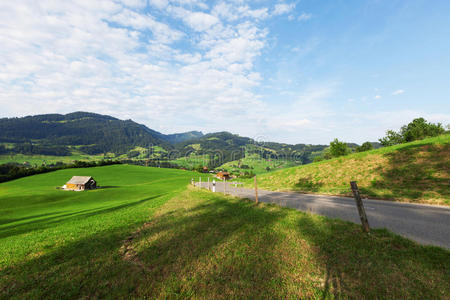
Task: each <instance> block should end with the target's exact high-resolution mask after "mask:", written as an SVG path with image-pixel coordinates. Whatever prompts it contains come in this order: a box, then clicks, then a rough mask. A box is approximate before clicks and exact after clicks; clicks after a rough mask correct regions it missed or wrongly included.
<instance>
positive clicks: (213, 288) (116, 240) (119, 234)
mask: <svg viewBox="0 0 450 300" xmlns="http://www.w3.org/2000/svg"><path fill="white" fill-rule="evenodd" d="M152 198H153V197H152ZM149 199H150V198H149ZM149 199H146V200H142V201H148V200H149ZM142 201H141V202H142ZM133 205H135V204H133ZM121 207H124V206H121ZM114 209H119V208H118V207H117V208H114ZM96 213H101V212H96ZM87 214H90V213H89V212H84V213H83V215H82V216H84V215H87ZM82 216H81V217H82ZM283 216H284V212H283V211H280V210H278V211H271V209H270V207H269V208H267V207H255V205H254V203H253V202H249V201H235V202H230V201H227V199H226V198H225V199H224V198H223V197H221V196H217V197H215V198H213V199H212V200H211V201H208V202H206V203H202V204H200V205H196V206H194V207H190V208H188V209H186V208H185V207H183V205H181V206H180V207H178V208H175V209H173V210H171V211H168V212H166V213H164V214H161V215H159V216H157V218H156V219H155V220H154V221H152V223H151V226H149V227H147V228H145V229H142V230H140V232H139V234H138V235H137V236H136V238H135V240H133V241H132V242H133V246H134V247H136V249H137V257H136V259H138V260H140V261H142V263H143V264H144V265H145V266H146V267H145V268H141V267H140V266H139V264H137V263H136V261H135V260H134V259H132V260H127V259H124V256H122V254H121V251H120V250H119V249H121V247H122V245H123V241H124V240H125V239H126V237H127V236H128V235H129V233H130V226H127V227H122V228H117V229H115V230H111V231H105V232H102V233H99V234H95V235H92V236H90V237H87V238H85V239H82V240H79V241H76V242H73V243H69V244H67V245H65V246H62V247H58V248H56V249H54V250H53V251H50V252H49V253H47V254H45V255H42V256H39V257H36V258H33V259H29V260H28V261H26V262H24V263H22V264H16V265H14V266H11V267H7V268H4V269H3V270H2V269H0V275H1V276H0V278H1V279H0V295H1V296H2V297H7V298H8V297H11V296H15V297H20V295H34V296H33V297H37V298H49V299H67V298H83V297H88V298H91V297H94V298H97V297H111V296H113V297H114V298H117V299H120V298H130V297H134V296H136V297H139V296H142V295H151V297H169V298H174V297H175V298H178V297H189V296H192V295H194V294H195V295H199V296H200V297H206V298H208V295H217V296H218V297H219V298H223V297H225V296H226V295H227V294H226V293H231V294H234V295H235V296H236V297H238V296H247V297H248V295H266V296H268V295H276V289H274V288H273V285H272V286H271V285H270V284H269V287H270V288H269V287H265V286H264V285H263V284H261V280H262V279H264V280H267V282H269V283H270V282H271V279H272V278H273V277H274V276H275V275H276V273H277V264H276V263H275V262H272V261H271V259H270V258H271V257H272V256H273V255H274V253H273V247H274V244H275V243H277V239H278V238H279V237H278V235H277V234H276V232H274V231H273V230H271V225H272V224H273V223H274V222H275V221H277V220H279V219H280V218H283ZM79 217H80V216H74V218H79ZM47 221H48V220H47ZM48 224H50V223H48ZM255 224H256V225H257V227H258V229H257V230H258V231H260V230H261V231H264V232H266V233H267V234H265V235H264V236H265V239H262V240H260V239H255V238H254V236H253V234H252V232H249V231H248V227H249V226H250V227H252V228H253V227H254V225H255ZM131 226H133V227H134V228H137V226H138V224H136V223H135V224H133V223H132V224H131ZM256 235H257V236H258V234H256ZM242 240H248V241H249V243H248V244H244V245H241V246H240V247H239V248H237V249H234V248H233V246H234V245H236V244H239V245H240V244H241V243H240V241H242ZM223 247H226V248H227V251H228V253H231V255H230V256H226V257H223V259H224V260H226V261H227V262H226V263H225V262H224V263H223V264H221V263H220V262H221V261H220V260H219V261H215V260H214V257H215V255H217V253H222V251H224V250H223ZM261 253H267V254H266V255H260V254H261ZM261 257H264V261H261ZM211 258H213V259H212V261H215V263H218V264H216V265H210V263H211ZM199 265H201V266H202V267H200V268H199ZM227 278H228V279H227ZM249 278H255V279H257V280H253V281H252V280H249ZM186 281H189V282H191V284H189V286H193V287H195V290H192V289H186V286H187V285H186ZM192 281H193V282H194V283H193V284H192ZM208 282H215V284H214V285H209V284H208Z"/></svg>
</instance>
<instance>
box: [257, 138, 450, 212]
mask: <svg viewBox="0 0 450 300" xmlns="http://www.w3.org/2000/svg"><path fill="white" fill-rule="evenodd" d="M353 180H355V181H357V182H358V186H359V188H360V190H361V192H362V194H363V195H364V196H366V197H371V198H382V199H392V200H397V201H406V202H413V203H414V202H416V203H428V204H440V205H450V134H447V135H442V136H439V137H434V138H429V139H425V140H421V141H415V142H412V143H407V144H401V145H396V146H392V147H385V148H380V149H377V150H372V151H367V152H362V153H355V154H351V155H348V156H345V157H340V158H335V159H331V160H326V161H322V162H318V163H313V164H308V165H304V166H299V167H294V168H288V169H284V170H280V171H275V172H270V173H267V174H264V175H261V176H259V177H258V186H259V187H260V188H262V189H267V190H276V191H299V192H310V193H319V194H332V195H347V196H350V195H351V192H350V189H349V182H350V181H353ZM248 185H251V183H250V181H248Z"/></svg>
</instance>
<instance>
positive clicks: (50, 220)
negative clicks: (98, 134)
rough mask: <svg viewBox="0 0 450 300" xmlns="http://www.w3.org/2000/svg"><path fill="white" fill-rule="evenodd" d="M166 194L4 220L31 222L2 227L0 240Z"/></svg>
mask: <svg viewBox="0 0 450 300" xmlns="http://www.w3.org/2000/svg"><path fill="white" fill-rule="evenodd" d="M164 195H165V194H159V195H155V196H152V197H148V198H144V199H141V200H138V201H134V202H130V203H124V204H121V205H117V206H113V207H108V208H101V207H99V208H92V209H85V210H79V211H73V212H69V213H67V212H61V211H60V212H51V213H47V214H40V215H34V216H30V217H26V218H21V219H2V220H0V224H2V225H3V224H9V223H15V222H20V221H24V220H29V221H27V222H21V223H19V224H11V225H7V226H2V227H0V238H5V237H9V236H13V235H19V234H24V233H32V232H33V231H36V230H41V229H45V228H50V227H55V226H58V224H61V223H63V222H67V221H71V220H76V219H81V218H87V217H91V216H96V215H100V214H105V213H110V212H113V211H117V210H120V209H124V208H129V207H133V206H136V205H139V204H142V203H144V202H147V201H150V200H153V199H156V198H159V197H161V196H164Z"/></svg>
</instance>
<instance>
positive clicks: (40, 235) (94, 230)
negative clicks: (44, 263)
mask: <svg viewBox="0 0 450 300" xmlns="http://www.w3.org/2000/svg"><path fill="white" fill-rule="evenodd" d="M73 175H81V176H83V175H89V176H93V177H94V178H95V179H96V180H97V182H98V184H99V185H100V186H102V187H104V188H102V189H98V190H92V191H86V192H72V191H63V190H57V189H56V187H58V186H62V185H63V184H65V183H66V182H67V181H68V180H69V179H70V178H71V177H72V176H73ZM191 177H192V173H191V172H187V171H181V170H171V169H156V168H145V167H137V166H129V165H114V166H106V167H97V168H87V169H66V170H60V171H55V172H51V173H47V174H41V175H35V176H30V177H25V178H21V179H18V180H14V181H10V182H6V183H2V184H0V240H1V242H0V270H1V269H5V268H7V267H12V266H18V265H22V264H25V263H27V262H29V261H32V260H33V259H36V258H38V257H42V256H43V257H47V255H48V254H49V253H53V252H54V251H57V250H58V249H62V248H65V249H66V250H67V251H68V253H76V252H77V248H79V247H82V248H83V247H85V248H86V249H90V250H89V251H92V252H93V253H96V254H97V255H100V253H99V252H97V250H99V251H102V249H104V247H108V246H112V245H109V243H112V244H114V243H117V242H118V240H115V241H114V239H113V238H111V236H109V237H108V235H111V234H112V235H116V234H118V236H119V238H118V239H119V240H120V239H121V238H122V237H123V235H125V234H127V233H128V232H129V231H130V230H133V229H134V228H135V227H136V226H137V225H139V224H141V223H142V222H143V221H144V220H145V219H147V218H148V215H149V213H150V212H151V211H152V210H154V209H155V208H156V207H158V206H160V205H161V204H162V203H164V202H165V201H167V200H168V199H170V198H171V197H173V196H174V195H175V194H176V193H178V192H180V191H182V190H183V189H185V187H186V185H187V184H188V182H189V181H190V178H191ZM99 243H104V244H105V245H102V246H101V247H100V248H99V249H97V246H99ZM73 259H74V260H69V261H67V263H66V264H65V265H66V266H70V265H71V264H75V263H76V258H73ZM49 263H51V262H49ZM77 263H81V265H85V264H86V263H87V262H82V261H77ZM61 267H63V266H61ZM0 277H3V276H0ZM0 291H1V288H0Z"/></svg>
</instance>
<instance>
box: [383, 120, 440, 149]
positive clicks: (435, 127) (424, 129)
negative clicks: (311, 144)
mask: <svg viewBox="0 0 450 300" xmlns="http://www.w3.org/2000/svg"><path fill="white" fill-rule="evenodd" d="M443 133H445V129H444V127H442V124H441V123H437V124H433V123H429V122H427V121H426V120H425V119H424V118H417V119H414V120H412V122H410V123H409V124H408V125H405V126H402V128H401V129H400V131H399V132H395V131H393V130H388V131H387V132H386V136H385V137H383V138H381V139H379V141H380V143H381V144H382V145H383V146H392V145H397V144H401V143H407V142H412V141H415V140H420V139H424V138H426V137H433V136H437V135H440V134H443Z"/></svg>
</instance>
